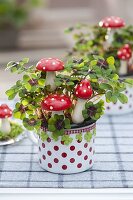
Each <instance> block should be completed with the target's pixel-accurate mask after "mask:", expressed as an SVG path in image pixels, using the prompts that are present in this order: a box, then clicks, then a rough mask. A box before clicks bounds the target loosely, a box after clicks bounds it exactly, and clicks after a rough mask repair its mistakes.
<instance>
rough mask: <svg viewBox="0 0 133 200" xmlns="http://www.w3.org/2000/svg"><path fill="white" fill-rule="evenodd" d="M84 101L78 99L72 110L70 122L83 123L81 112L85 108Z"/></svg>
mask: <svg viewBox="0 0 133 200" xmlns="http://www.w3.org/2000/svg"><path fill="white" fill-rule="evenodd" d="M85 103H86V100H85V99H78V100H77V103H76V106H75V108H74V111H73V114H72V121H73V122H74V123H76V124H78V123H82V122H83V121H84V117H83V115H82V111H83V109H84V107H85Z"/></svg>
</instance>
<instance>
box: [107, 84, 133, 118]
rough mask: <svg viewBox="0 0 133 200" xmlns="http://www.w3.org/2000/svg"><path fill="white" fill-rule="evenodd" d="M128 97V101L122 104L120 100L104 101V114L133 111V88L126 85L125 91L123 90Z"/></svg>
mask: <svg viewBox="0 0 133 200" xmlns="http://www.w3.org/2000/svg"><path fill="white" fill-rule="evenodd" d="M123 93H124V94H126V95H127V97H128V103H126V104H122V103H121V102H120V101H117V103H107V102H106V101H105V98H104V101H105V114H107V115H121V114H127V113H130V112H132V111H133V88H131V87H129V86H128V87H127V89H126V91H125V92H123Z"/></svg>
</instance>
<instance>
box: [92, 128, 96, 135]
mask: <svg viewBox="0 0 133 200" xmlns="http://www.w3.org/2000/svg"><path fill="white" fill-rule="evenodd" d="M93 135H94V136H96V128H94V130H93Z"/></svg>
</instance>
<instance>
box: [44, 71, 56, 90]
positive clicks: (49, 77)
mask: <svg viewBox="0 0 133 200" xmlns="http://www.w3.org/2000/svg"><path fill="white" fill-rule="evenodd" d="M55 76H56V74H55V72H47V73H46V82H45V85H50V86H51V90H52V91H54V90H55V89H56V85H55Z"/></svg>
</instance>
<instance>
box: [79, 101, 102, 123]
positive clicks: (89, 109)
mask: <svg viewBox="0 0 133 200" xmlns="http://www.w3.org/2000/svg"><path fill="white" fill-rule="evenodd" d="M103 111H104V101H102V100H100V101H99V102H98V103H96V104H94V103H93V102H87V103H86V104H85V109H84V110H83V112H82V114H83V117H84V119H93V120H98V119H99V118H100V117H101V115H103Z"/></svg>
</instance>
